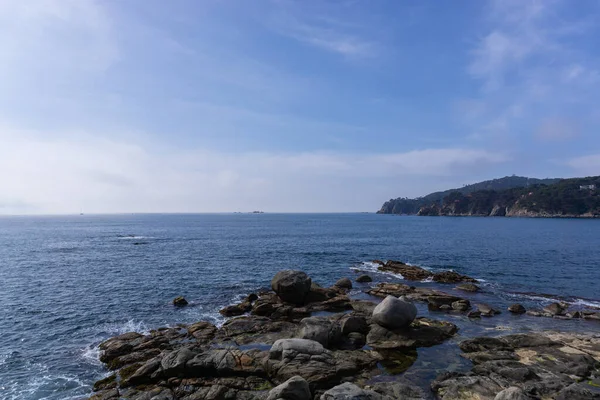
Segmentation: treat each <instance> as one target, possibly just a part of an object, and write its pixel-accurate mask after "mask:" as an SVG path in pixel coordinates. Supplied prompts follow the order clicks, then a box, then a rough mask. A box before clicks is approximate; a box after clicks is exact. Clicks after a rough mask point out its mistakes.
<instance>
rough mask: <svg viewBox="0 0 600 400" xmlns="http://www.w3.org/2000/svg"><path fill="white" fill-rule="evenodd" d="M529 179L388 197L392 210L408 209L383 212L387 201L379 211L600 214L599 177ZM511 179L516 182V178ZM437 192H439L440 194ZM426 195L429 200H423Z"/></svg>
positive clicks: (546, 215)
mask: <svg viewBox="0 0 600 400" xmlns="http://www.w3.org/2000/svg"><path fill="white" fill-rule="evenodd" d="M510 178H518V177H510ZM505 179H506V178H502V179H498V180H495V181H502V180H505ZM519 179H527V178H519ZM533 181H534V180H532V179H530V180H529V186H527V187H523V186H521V187H512V188H508V189H504V190H502V189H485V190H475V191H469V190H464V189H467V187H465V188H463V190H451V191H446V192H439V193H432V194H431V195H429V196H431V197H429V196H426V197H423V198H420V199H412V200H411V199H396V200H391V202H393V206H392V208H391V210H392V211H397V210H407V211H410V212H385V211H387V210H388V209H389V207H390V202H386V203H385V204H384V206H383V207H382V209H381V210H380V211H379V213H387V214H389V213H394V214H400V213H402V214H416V215H429V216H438V215H447V216H526V217H598V216H600V190H599V189H600V177H588V178H573V179H562V180H553V181H554V183H551V184H544V183H540V182H544V181H541V180H536V183H535V184H532V182H533ZM546 181H547V180H546ZM489 182H494V181H488V182H482V183H481V184H476V185H471V187H476V186H477V185H483V187H485V185H487V184H489ZM513 182H518V180H514V181H513ZM503 184H508V183H507V182H506V181H505V182H503V183H501V185H503ZM590 185H595V188H594V186H591V188H587V187H586V186H590ZM582 186H583V188H582ZM479 187H481V186H479ZM440 194H442V197H441V198H440ZM428 198H429V199H430V200H427V199H428ZM398 200H400V201H398ZM417 207H418V208H417Z"/></svg>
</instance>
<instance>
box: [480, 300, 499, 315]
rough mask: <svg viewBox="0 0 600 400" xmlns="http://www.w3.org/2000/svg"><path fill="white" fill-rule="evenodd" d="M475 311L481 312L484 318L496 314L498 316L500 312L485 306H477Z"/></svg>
mask: <svg viewBox="0 0 600 400" xmlns="http://www.w3.org/2000/svg"><path fill="white" fill-rule="evenodd" d="M477 309H478V310H479V311H480V312H481V315H483V316H484V317H492V316H494V315H496V314H500V311H498V310H496V309H494V308H492V307H491V306H489V305H487V304H483V303H482V304H477Z"/></svg>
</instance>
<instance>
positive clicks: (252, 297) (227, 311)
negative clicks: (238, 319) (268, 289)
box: [219, 293, 258, 317]
mask: <svg viewBox="0 0 600 400" xmlns="http://www.w3.org/2000/svg"><path fill="white" fill-rule="evenodd" d="M256 300H258V295H256V294H255V293H252V294H249V295H248V296H247V297H246V298H245V299H244V300H243V301H242V302H240V303H238V304H233V305H230V306H227V307H224V308H222V309H221V310H219V313H220V314H221V315H223V316H225V317H235V316H237V315H243V314H246V313H248V312H250V311H251V310H252V303H253V302H255V301H256Z"/></svg>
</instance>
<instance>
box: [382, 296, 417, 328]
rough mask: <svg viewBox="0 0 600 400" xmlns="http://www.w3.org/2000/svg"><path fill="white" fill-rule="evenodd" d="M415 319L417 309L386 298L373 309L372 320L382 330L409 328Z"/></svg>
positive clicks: (395, 298) (398, 300)
mask: <svg viewBox="0 0 600 400" xmlns="http://www.w3.org/2000/svg"><path fill="white" fill-rule="evenodd" d="M416 317H417V307H415V305H414V304H413V303H409V302H407V301H404V300H400V299H399V298H397V297H394V296H388V297H386V298H385V299H384V300H383V301H382V302H381V303H379V304H378V305H377V307H375V309H374V310H373V317H372V320H373V322H375V323H376V324H378V325H380V326H383V327H384V328H388V329H398V328H404V327H407V326H409V325H410V324H411V323H412V322H413V321H414V320H415V318H416Z"/></svg>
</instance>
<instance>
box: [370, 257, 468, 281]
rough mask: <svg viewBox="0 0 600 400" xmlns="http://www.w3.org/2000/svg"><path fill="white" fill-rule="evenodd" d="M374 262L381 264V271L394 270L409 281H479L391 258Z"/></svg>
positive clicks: (455, 273) (451, 272)
mask: <svg viewBox="0 0 600 400" xmlns="http://www.w3.org/2000/svg"><path fill="white" fill-rule="evenodd" d="M373 262H374V263H376V264H379V267H377V269H379V270H380V271H383V272H393V273H394V274H399V275H402V277H403V278H404V279H406V280H409V281H424V280H427V279H431V280H433V281H434V282H439V283H461V282H469V283H477V280H476V279H474V278H471V277H470V276H466V275H461V274H459V273H457V272H454V271H442V272H436V273H434V272H431V271H428V270H426V269H424V268H421V267H417V266H415V265H408V264H405V263H403V262H401V261H393V260H389V261H386V262H382V261H379V260H375V261H373Z"/></svg>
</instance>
